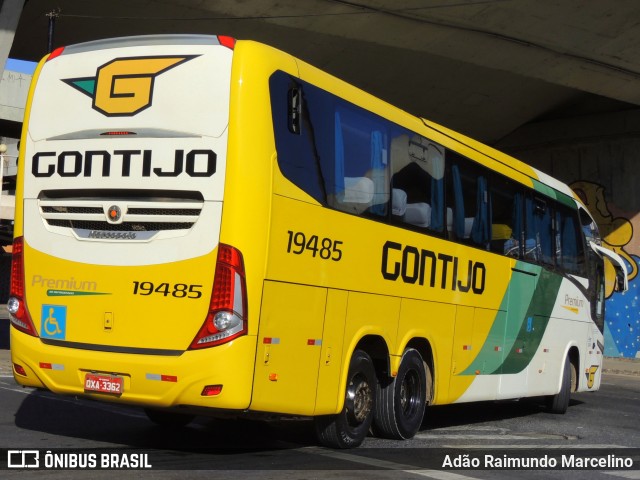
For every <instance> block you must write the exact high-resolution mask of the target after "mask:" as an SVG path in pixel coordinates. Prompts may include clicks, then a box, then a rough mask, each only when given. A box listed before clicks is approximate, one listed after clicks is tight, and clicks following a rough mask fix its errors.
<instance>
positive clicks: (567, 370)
mask: <svg viewBox="0 0 640 480" xmlns="http://www.w3.org/2000/svg"><path fill="white" fill-rule="evenodd" d="M572 375H573V367H572V365H571V361H570V360H569V356H568V355H567V358H565V360H564V368H563V369H562V383H561V385H560V391H559V392H558V393H557V394H555V395H549V396H548V397H547V410H548V411H549V413H558V414H562V413H565V412H566V411H567V408H568V407H569V400H570V398H571V382H572V378H571V377H572Z"/></svg>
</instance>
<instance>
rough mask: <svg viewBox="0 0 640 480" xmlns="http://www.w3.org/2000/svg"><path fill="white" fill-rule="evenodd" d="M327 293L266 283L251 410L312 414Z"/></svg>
mask: <svg viewBox="0 0 640 480" xmlns="http://www.w3.org/2000/svg"><path fill="white" fill-rule="evenodd" d="M326 300H327V290H326V289H324V288H316V287H309V286H304V285H294V284H290V283H280V282H265V284H264V291H263V296H262V310H261V312H260V330H259V333H258V349H257V356H256V369H255V378H254V391H253V399H252V401H251V409H252V410H258V411H267V412H277V413H290V414H299V415H312V414H313V413H314V409H315V399H316V387H317V380H318V366H319V362H320V354H321V350H322V328H323V321H324V311H325V304H326Z"/></svg>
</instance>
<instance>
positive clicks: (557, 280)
mask: <svg viewBox="0 0 640 480" xmlns="http://www.w3.org/2000/svg"><path fill="white" fill-rule="evenodd" d="M561 283H562V276H560V275H557V274H555V273H551V272H549V271H547V270H545V269H541V272H540V275H539V277H538V282H537V284H536V288H535V291H534V293H533V296H532V297H531V300H530V302H529V307H528V308H527V311H526V313H525V315H524V318H522V320H521V322H520V330H519V332H518V334H517V336H516V338H515V341H514V343H513V345H512V346H511V349H510V350H509V353H507V354H506V355H505V360H504V363H503V364H502V367H501V368H500V369H498V370H496V371H495V372H493V373H501V374H505V373H506V374H509V373H520V372H521V371H522V370H524V369H525V368H526V367H527V365H529V363H530V362H531V359H532V358H533V356H534V355H535V354H536V352H537V351H538V347H539V346H540V342H541V341H542V336H543V335H544V332H545V330H546V329H547V325H548V324H549V318H550V317H551V312H552V311H553V307H554V305H555V302H556V299H557V298H558V290H559V289H560V284H561ZM505 351H506V349H505Z"/></svg>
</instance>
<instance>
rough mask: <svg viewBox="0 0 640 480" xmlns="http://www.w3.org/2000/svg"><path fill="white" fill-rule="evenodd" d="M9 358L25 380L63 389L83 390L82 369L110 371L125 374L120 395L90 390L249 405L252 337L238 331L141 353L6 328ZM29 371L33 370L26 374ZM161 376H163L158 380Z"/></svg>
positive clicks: (131, 398) (152, 400)
mask: <svg viewBox="0 0 640 480" xmlns="http://www.w3.org/2000/svg"><path fill="white" fill-rule="evenodd" d="M11 344H12V349H11V361H12V362H13V363H17V364H19V365H22V366H23V367H25V369H26V371H27V373H28V376H27V377H26V378H25V377H21V376H20V375H16V376H15V378H16V380H17V381H18V382H19V383H20V384H22V385H27V386H38V385H37V382H38V381H40V382H41V383H42V384H43V385H44V386H45V387H46V388H48V389H51V390H53V391H55V392H56V393H61V394H67V395H86V392H85V390H84V376H85V375H86V373H87V372H97V373H105V374H116V375H118V376H120V377H122V378H124V379H125V381H124V393H123V394H122V395H121V396H113V395H108V394H91V396H93V397H94V398H96V399H100V400H106V401H111V400H113V401H115V400H118V401H121V402H125V403H129V404H140V405H145V406H148V405H153V406H155V407H169V406H175V405H186V406H198V407H211V408H222V409H232V410H244V409H246V408H248V406H249V400H250V395H251V385H252V379H253V362H248V361H247V359H248V358H253V355H254V353H255V337H249V336H245V337H241V338H239V339H237V340H234V341H233V342H230V343H228V344H225V345H221V346H218V347H213V348H208V349H203V350H195V351H187V352H184V353H182V354H181V355H178V356H174V355H144V356H141V355H139V354H136V353H130V354H128V353H120V354H118V355H114V354H113V353H111V352H103V351H87V350H82V349H75V348H60V347H55V346H51V345H45V344H43V343H42V342H41V340H40V339H39V338H35V337H31V336H29V335H26V334H24V333H21V332H18V331H16V329H14V328H12V329H11ZM31 372H33V376H32V375H31ZM163 378H164V380H163ZM207 385H222V392H221V393H220V395H217V396H202V395H201V394H202V390H203V388H204V387H205V386H207Z"/></svg>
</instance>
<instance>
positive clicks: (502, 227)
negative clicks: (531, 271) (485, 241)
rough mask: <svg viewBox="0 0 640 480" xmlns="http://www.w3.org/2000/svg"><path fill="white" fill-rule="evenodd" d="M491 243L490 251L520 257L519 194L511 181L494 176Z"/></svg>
mask: <svg viewBox="0 0 640 480" xmlns="http://www.w3.org/2000/svg"><path fill="white" fill-rule="evenodd" d="M490 194H491V216H492V220H491V243H490V249H491V251H492V252H496V253H500V254H504V255H508V256H510V257H515V258H519V257H520V228H521V227H520V226H521V225H522V213H521V212H520V213H519V214H518V213H517V212H518V209H520V210H521V208H522V204H521V202H520V198H521V196H520V194H517V193H516V192H515V190H514V188H513V185H512V183H510V182H508V181H507V180H506V179H504V178H501V177H498V176H494V177H493V178H491V185H490Z"/></svg>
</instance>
